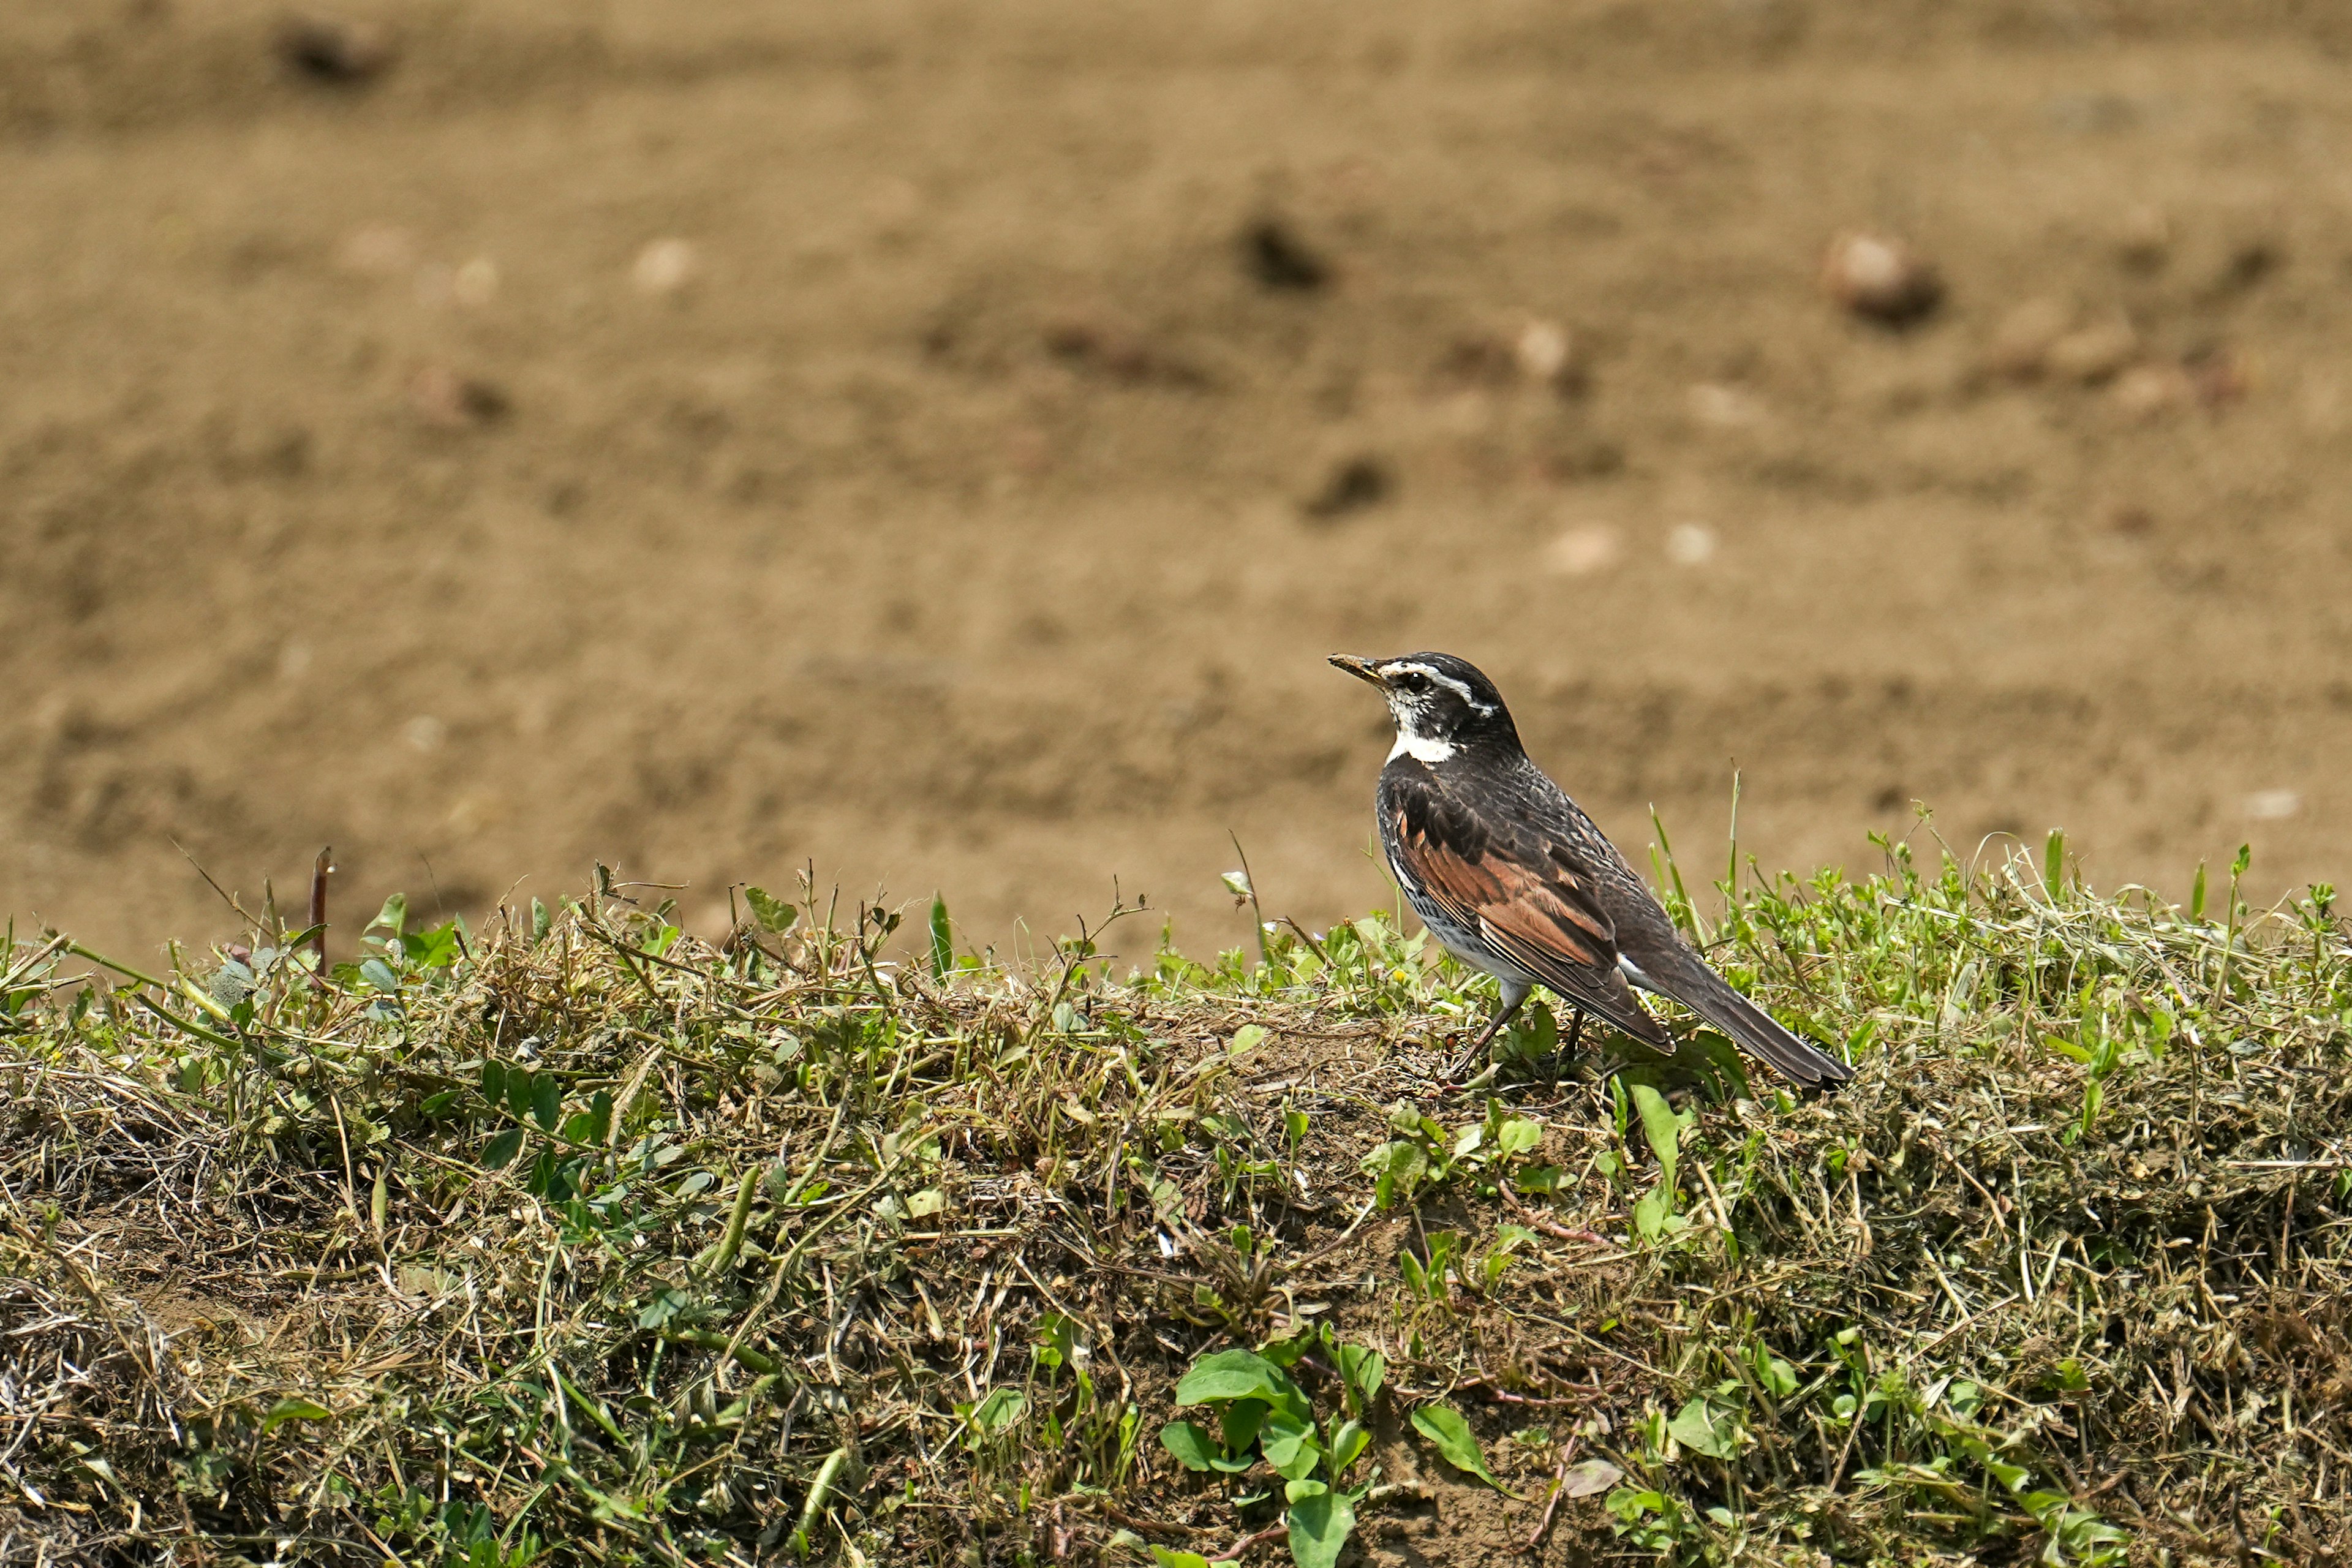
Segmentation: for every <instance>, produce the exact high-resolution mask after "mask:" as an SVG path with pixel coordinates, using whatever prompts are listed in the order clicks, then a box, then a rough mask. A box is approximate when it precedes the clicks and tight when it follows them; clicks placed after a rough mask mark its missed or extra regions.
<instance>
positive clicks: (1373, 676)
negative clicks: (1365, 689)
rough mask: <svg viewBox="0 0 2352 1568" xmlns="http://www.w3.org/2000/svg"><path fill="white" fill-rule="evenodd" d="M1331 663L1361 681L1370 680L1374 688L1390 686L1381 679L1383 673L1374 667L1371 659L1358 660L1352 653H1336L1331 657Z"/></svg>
mask: <svg viewBox="0 0 2352 1568" xmlns="http://www.w3.org/2000/svg"><path fill="white" fill-rule="evenodd" d="M1331 663H1332V664H1334V665H1335V666H1337V667H1338V668H1341V669H1344V670H1346V671H1347V672H1348V673H1349V675H1352V676H1354V677H1355V678H1356V679H1359V680H1369V681H1370V682H1371V683H1372V684H1373V685H1374V686H1380V687H1385V686H1387V685H1388V682H1387V681H1385V680H1382V679H1381V672H1380V671H1379V670H1378V669H1376V668H1373V667H1372V661H1371V660H1370V659H1369V658H1357V657H1356V656H1355V655H1354V654H1352V653H1335V654H1333V655H1332V656H1331Z"/></svg>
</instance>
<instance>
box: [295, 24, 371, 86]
mask: <svg viewBox="0 0 2352 1568" xmlns="http://www.w3.org/2000/svg"><path fill="white" fill-rule="evenodd" d="M397 56H398V49H397V47H396V46H395V43H394V38H393V34H392V29H391V28H390V27H388V26H385V25H384V24H383V23H381V22H366V21H357V20H354V19H352V18H351V17H347V16H291V17H289V18H288V19H287V20H286V21H285V22H284V23H283V24H282V25H281V26H279V28H278V58H280V59H283V60H284V61H285V62H286V63H287V64H288V65H289V66H290V67H292V68H294V69H295V70H296V71H298V72H299V73H300V74H302V75H303V76H306V77H308V78H310V79H311V80H313V81H321V82H331V83H336V84H339V85H342V86H356V85H358V84H360V83H362V82H368V81H373V80H374V79H376V78H377V77H380V76H382V75H383V73H384V72H385V71H387V70H389V69H390V68H392V63H393V61H394V59H395V58H397Z"/></svg>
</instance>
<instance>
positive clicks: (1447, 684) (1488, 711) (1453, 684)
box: [1389, 664, 1495, 719]
mask: <svg viewBox="0 0 2352 1568" xmlns="http://www.w3.org/2000/svg"><path fill="white" fill-rule="evenodd" d="M1389 668H1391V669H1409V670H1412V672H1413V673H1414V674H1416V675H1425V676H1427V677H1429V679H1432V680H1433V681H1435V682H1437V684H1438V685H1440V686H1443V687H1444V688H1445V689H1447V690H1449V691H1451V692H1453V693H1454V694H1455V695H1456V696H1458V697H1460V698H1461V699H1462V700H1463V701H1465V702H1466V703H1468V704H1469V705H1470V706H1471V707H1473V708H1475V709H1476V710H1478V711H1479V712H1481V713H1484V714H1485V715H1486V717H1488V718H1489V719H1491V718H1493V717H1494V716H1495V705H1494V704H1493V703H1491V702H1481V701H1479V700H1477V699H1476V698H1475V697H1473V696H1471V695H1470V687H1469V685H1468V683H1467V682H1465V681H1460V680H1456V679H1454V678H1453V677H1452V676H1450V675H1441V674H1440V673H1438V672H1437V671H1436V670H1433V669H1432V668H1429V666H1427V665H1425V664H1392V665H1391V666H1389Z"/></svg>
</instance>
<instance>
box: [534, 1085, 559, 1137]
mask: <svg viewBox="0 0 2352 1568" xmlns="http://www.w3.org/2000/svg"><path fill="white" fill-rule="evenodd" d="M562 1110H563V1085H562V1082H561V1081H560V1080H558V1079H557V1078H556V1076H555V1075H554V1074H553V1073H551V1072H543V1073H541V1074H539V1075H538V1076H537V1077H535V1078H533V1079H531V1084H530V1114H531V1119H532V1120H533V1121H537V1122H538V1123H539V1128H540V1131H542V1132H552V1131H555V1123H556V1120H557V1118H558V1117H559V1116H560V1115H561V1114H562Z"/></svg>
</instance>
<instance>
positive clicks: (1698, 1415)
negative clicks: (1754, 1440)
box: [1666, 1394, 1740, 1459]
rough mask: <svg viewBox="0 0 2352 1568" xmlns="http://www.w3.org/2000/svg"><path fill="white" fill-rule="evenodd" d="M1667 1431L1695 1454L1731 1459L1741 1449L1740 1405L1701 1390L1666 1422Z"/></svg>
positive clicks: (1667, 1433) (1711, 1457)
mask: <svg viewBox="0 0 2352 1568" xmlns="http://www.w3.org/2000/svg"><path fill="white" fill-rule="evenodd" d="M1666 1435H1667V1436H1670V1437H1672V1438H1673V1439H1674V1440H1675V1442H1677V1443H1680V1444H1681V1445H1682V1446H1683V1447H1685V1448H1688V1449H1689V1450H1690V1451H1691V1452H1693V1453H1694V1454H1705V1455H1706V1457H1707V1458H1710V1459H1728V1458H1732V1457H1733V1456H1734V1455H1736V1454H1738V1452H1739V1443H1740V1429H1739V1410H1738V1406H1736V1405H1731V1404H1730V1403H1728V1402H1727V1401H1719V1400H1717V1398H1716V1397H1715V1396H1714V1395H1712V1394H1700V1395H1698V1396H1697V1397H1696V1398H1695V1399H1693V1400H1692V1401H1691V1402H1690V1403H1689V1404H1687V1405H1684V1406H1683V1407H1682V1409H1681V1411H1680V1412H1678V1413H1677V1414H1676V1415H1675V1418H1674V1419H1673V1420H1671V1421H1669V1422H1667V1423H1666Z"/></svg>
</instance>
